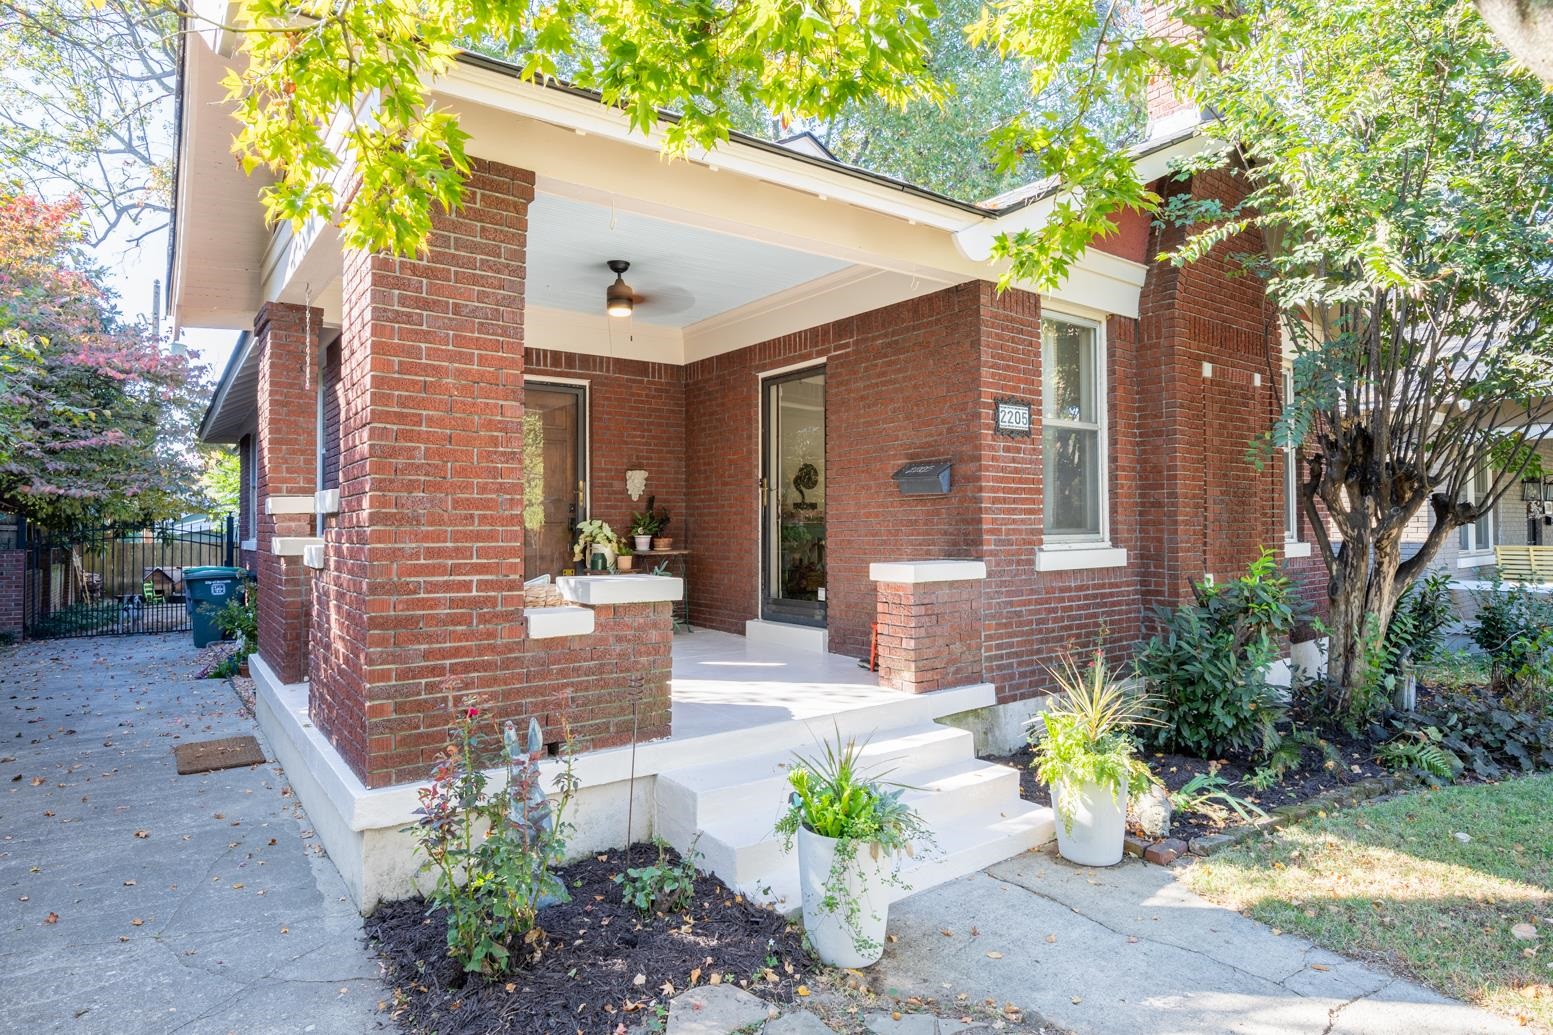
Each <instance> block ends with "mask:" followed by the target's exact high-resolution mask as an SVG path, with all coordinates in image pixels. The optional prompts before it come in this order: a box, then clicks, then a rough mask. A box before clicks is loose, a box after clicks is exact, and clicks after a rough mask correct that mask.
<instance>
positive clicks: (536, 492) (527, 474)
mask: <svg viewBox="0 0 1553 1035" xmlns="http://www.w3.org/2000/svg"><path fill="white" fill-rule="evenodd" d="M583 393H584V389H583V388H582V387H581V386H579V385H550V384H539V383H537V382H530V383H528V384H526V385H524V386H523V577H524V578H525V579H532V578H538V577H539V576H540V575H551V576H555V575H560V574H561V573H562V572H563V571H564V570H566V569H568V568H571V567H573V566H574V565H573V562H572V536H573V530H574V529H575V528H576V527H577V522H579V521H581V520H583V519H584V518H585V517H587V515H586V514H584V513H583V512H582V508H583V506H584V501H585V499H586V489H587V480H586V477H585V475H584V472H583V457H584V456H586V455H587V453H586V448H585V447H586V440H585V438H584V436H585V434H586V432H585V429H584V422H583Z"/></svg>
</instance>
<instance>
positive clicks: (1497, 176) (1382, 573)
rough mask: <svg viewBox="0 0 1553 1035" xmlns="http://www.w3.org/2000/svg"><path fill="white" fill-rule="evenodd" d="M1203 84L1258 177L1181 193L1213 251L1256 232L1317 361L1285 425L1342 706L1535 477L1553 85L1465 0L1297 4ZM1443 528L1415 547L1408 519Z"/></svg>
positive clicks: (1203, 242) (1552, 313)
mask: <svg viewBox="0 0 1553 1035" xmlns="http://www.w3.org/2000/svg"><path fill="white" fill-rule="evenodd" d="M1203 84H1204V85H1203V87H1202V89H1201V91H1200V92H1199V94H1198V96H1199V97H1200V100H1201V101H1202V102H1203V103H1204V104H1205V106H1207V107H1208V108H1210V109H1211V111H1212V112H1213V113H1214V114H1215V118H1214V120H1213V121H1212V122H1211V123H1210V124H1209V130H1208V132H1209V135H1210V136H1211V137H1212V139H1213V140H1214V141H1215V143H1216V145H1217V147H1216V150H1215V152H1214V153H1212V154H1210V155H1209V156H1208V157H1207V158H1205V159H1204V160H1203V162H1202V164H1221V163H1225V162H1228V163H1230V167H1232V168H1234V169H1236V170H1237V171H1238V173H1239V175H1240V176H1241V177H1242V178H1243V180H1244V181H1245V183H1246V187H1247V190H1248V194H1247V195H1246V197H1245V200H1244V203H1243V204H1241V205H1239V206H1236V207H1234V208H1233V209H1231V208H1226V207H1225V206H1222V205H1219V204H1217V203H1214V202H1193V201H1192V200H1190V199H1189V198H1188V197H1187V196H1186V195H1184V194H1183V195H1179V196H1177V197H1175V198H1173V199H1172V203H1171V204H1169V205H1167V206H1166V208H1165V210H1164V214H1165V217H1166V218H1168V219H1177V220H1182V221H1185V222H1187V223H1189V224H1190V225H1191V226H1192V227H1193V228H1194V229H1193V230H1192V232H1191V234H1190V236H1189V239H1188V242H1187V244H1186V245H1185V246H1184V247H1183V248H1182V249H1181V251H1180V253H1179V254H1177V255H1176V256H1174V258H1175V259H1176V260H1177V261H1190V260H1191V259H1193V258H1195V257H1197V256H1200V255H1202V254H1203V253H1204V252H1205V251H1206V250H1207V249H1208V248H1210V247H1212V246H1214V245H1216V244H1218V243H1219V242H1221V241H1224V240H1226V239H1227V238H1229V237H1230V236H1233V235H1234V234H1236V233H1239V232H1240V231H1242V230H1245V229H1257V230H1260V231H1261V236H1262V238H1263V239H1264V241H1265V242H1266V247H1265V250H1264V251H1263V252H1262V253H1261V254H1258V255H1253V256H1245V257H1244V265H1245V269H1246V270H1247V272H1248V274H1249V275H1257V276H1261V277H1263V278H1265V281H1266V284H1267V287H1268V291H1269V293H1270V296H1271V298H1272V299H1273V301H1274V302H1275V303H1276V305H1277V309H1278V312H1279V313H1280V315H1281V318H1282V324H1283V331H1284V334H1285V340H1286V342H1287V347H1288V348H1289V349H1290V350H1291V351H1292V353H1293V357H1294V382H1295V401H1294V402H1293V404H1291V405H1290V406H1289V407H1288V408H1287V409H1286V410H1285V412H1284V413H1283V415H1282V417H1281V419H1280V420H1279V421H1278V423H1277V425H1276V426H1275V428H1274V429H1273V430H1272V432H1271V433H1270V435H1269V436H1268V438H1267V443H1268V444H1269V445H1282V444H1284V443H1293V444H1296V445H1301V446H1302V447H1303V453H1304V456H1305V459H1306V461H1307V465H1308V471H1307V473H1306V475H1305V476H1304V477H1303V478H1302V481H1301V484H1300V503H1301V506H1302V509H1303V511H1304V517H1305V519H1306V524H1307V527H1308V528H1309V529H1310V531H1311V534H1312V537H1313V539H1314V540H1315V543H1316V546H1317V548H1318V549H1319V550H1320V552H1321V556H1322V558H1323V560H1324V562H1325V564H1326V569H1327V573H1328V582H1327V596H1328V602H1329V608H1330V613H1329V616H1328V619H1327V622H1326V624H1327V627H1328V629H1329V632H1330V635H1331V641H1330V645H1329V654H1328V664H1329V672H1330V675H1331V676H1332V677H1333V679H1334V681H1335V683H1336V685H1337V687H1338V688H1339V689H1340V695H1339V699H1338V703H1339V705H1340V706H1348V705H1349V704H1350V703H1351V701H1352V695H1353V694H1356V693H1359V692H1360V691H1361V690H1362V689H1363V688H1365V687H1367V686H1369V685H1371V681H1372V679H1373V676H1374V675H1375V670H1376V666H1377V665H1378V664H1380V663H1381V661H1382V657H1381V655H1380V650H1379V648H1380V647H1381V644H1382V641H1383V636H1384V633H1385V630H1386V628H1387V626H1388V624H1389V623H1390V621H1391V618H1392V615H1393V613H1394V611H1395V608H1396V605H1397V601H1398V598H1399V596H1400V594H1401V593H1402V592H1403V591H1404V590H1405V589H1406V587H1407V586H1408V584H1409V583H1410V582H1412V580H1413V579H1414V578H1416V577H1417V576H1418V575H1419V574H1421V573H1422V572H1423V571H1424V570H1425V569H1426V568H1427V567H1428V566H1429V565H1431V564H1432V563H1433V562H1434V561H1435V559H1436V557H1437V556H1438V553H1439V551H1440V548H1441V547H1442V546H1443V545H1444V544H1445V543H1446V542H1447V541H1448V540H1449V539H1450V538H1451V537H1453V536H1455V535H1456V534H1457V530H1458V529H1459V528H1460V527H1461V526H1463V525H1466V524H1470V523H1472V522H1475V521H1477V520H1478V519H1479V518H1481V517H1482V516H1483V515H1485V514H1488V513H1489V512H1490V511H1491V510H1492V508H1493V507H1494V506H1495V505H1496V504H1497V503H1498V502H1499V500H1500V499H1502V498H1503V497H1504V495H1505V494H1506V492H1507V491H1509V490H1510V489H1511V488H1512V487H1513V486H1515V485H1516V484H1517V483H1518V482H1519V481H1520V479H1521V478H1522V476H1523V475H1526V474H1528V473H1540V469H1539V467H1538V463H1537V459H1536V453H1535V447H1536V446H1537V445H1539V444H1540V443H1541V442H1542V441H1543V440H1544V439H1545V438H1546V437H1547V435H1548V430H1549V422H1550V421H1553V407H1550V405H1549V402H1548V400H1549V399H1550V398H1553V94H1549V93H1548V92H1547V91H1546V89H1545V88H1544V86H1543V84H1542V83H1540V82H1539V81H1538V80H1537V79H1536V78H1535V77H1533V76H1531V75H1529V74H1527V73H1526V72H1525V71H1524V70H1522V69H1519V68H1518V67H1517V66H1515V65H1514V64H1513V63H1512V61H1511V60H1510V58H1509V56H1508V55H1507V54H1506V52H1505V51H1504V50H1503V48H1502V47H1501V45H1500V44H1499V42H1498V41H1497V40H1496V38H1495V37H1494V36H1493V34H1492V33H1491V32H1490V30H1489V28H1488V26H1487V25H1486V24H1485V23H1484V22H1483V21H1482V19H1481V18H1480V17H1479V16H1478V14H1477V12H1476V10H1475V9H1474V8H1473V7H1472V6H1471V5H1470V4H1467V3H1460V2H1454V0H1426V2H1421V3H1420V2H1410V0H1379V2H1376V0H1338V2H1325V0H1276V2H1264V3H1259V4H1257V5H1256V6H1255V7H1254V8H1252V9H1251V10H1250V11H1249V12H1248V22H1247V24H1246V30H1245V36H1244V38H1243V40H1242V41H1241V43H1240V44H1239V46H1237V47H1236V49H1235V50H1234V51H1233V52H1232V53H1230V54H1228V55H1227V56H1226V57H1225V59H1224V60H1223V61H1222V62H1221V64H1220V67H1219V68H1218V69H1217V70H1216V71H1215V73H1214V74H1213V75H1212V76H1209V77H1204V79H1203ZM1420 514H1422V515H1423V516H1424V518H1425V521H1426V523H1427V527H1428V532H1427V535H1426V537H1425V538H1424V539H1423V541H1422V542H1421V543H1420V544H1418V545H1417V547H1416V552H1413V553H1411V554H1410V555H1409V556H1407V557H1405V558H1404V556H1403V543H1404V538H1405V533H1406V532H1407V528H1408V525H1409V524H1410V523H1411V522H1413V521H1414V519H1415V518H1416V517H1418V516H1419V515H1420Z"/></svg>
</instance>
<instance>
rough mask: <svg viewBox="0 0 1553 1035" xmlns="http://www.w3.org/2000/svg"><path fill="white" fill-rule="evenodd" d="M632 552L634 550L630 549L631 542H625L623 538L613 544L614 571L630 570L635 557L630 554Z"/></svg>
mask: <svg viewBox="0 0 1553 1035" xmlns="http://www.w3.org/2000/svg"><path fill="white" fill-rule="evenodd" d="M633 552H634V551H632V549H631V544H629V543H627V542H626V541H625V540H624V539H622V540H620V541H619V542H618V543H617V544H616V545H615V570H616V571H630V570H631V565H632V564H633V563H635V559H634V558H633V556H632V554H633Z"/></svg>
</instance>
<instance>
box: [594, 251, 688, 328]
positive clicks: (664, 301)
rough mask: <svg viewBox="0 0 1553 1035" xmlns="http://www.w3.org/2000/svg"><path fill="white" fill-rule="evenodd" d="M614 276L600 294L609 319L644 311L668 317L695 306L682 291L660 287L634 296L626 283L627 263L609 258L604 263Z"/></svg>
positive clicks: (683, 290) (685, 291) (629, 265)
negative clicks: (611, 282)
mask: <svg viewBox="0 0 1553 1035" xmlns="http://www.w3.org/2000/svg"><path fill="white" fill-rule="evenodd" d="M604 265H605V266H607V267H609V271H610V272H611V273H613V274H614V275H615V282H614V283H613V284H611V285H609V288H608V289H607V290H606V291H605V292H604V311H605V312H606V313H608V314H609V315H610V316H631V315H632V314H633V313H636V312H640V311H645V312H646V314H647V315H649V316H653V315H659V316H672V315H673V314H675V313H682V312H684V311H685V310H687V309H689V308H690V307H691V306H693V305H695V303H696V297H695V296H694V295H692V294H691V293H690V292H689V291H687V290H685V289H684V288H679V287H671V288H663V289H662V290H659V291H653V292H649V293H645V294H638V293H637V292H636V291H635V290H634V289H632V287H631V285H630V284H627V283H626V280H625V274H626V270H628V269H630V268H631V264H630V263H629V262H627V261H626V260H625V259H610V260H609V261H608V262H606V263H605V264H604Z"/></svg>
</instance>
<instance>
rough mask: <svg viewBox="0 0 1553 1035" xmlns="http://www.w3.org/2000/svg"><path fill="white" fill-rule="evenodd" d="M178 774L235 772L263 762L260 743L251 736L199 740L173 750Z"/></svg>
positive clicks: (180, 745)
mask: <svg viewBox="0 0 1553 1035" xmlns="http://www.w3.org/2000/svg"><path fill="white" fill-rule="evenodd" d="M173 757H174V758H175V759H177V761H178V775H179V776H188V775H190V774H191V773H213V772H215V771H216V770H218V769H236V768H237V767H238V766H244V765H255V764H257V763H260V762H263V761H264V752H263V751H261V750H259V742H258V741H257V740H255V739H253V738H252V737H222V738H221V739H220V740H196V741H193V742H192V743H189V744H179V745H178V746H177V747H175V748H173Z"/></svg>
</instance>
